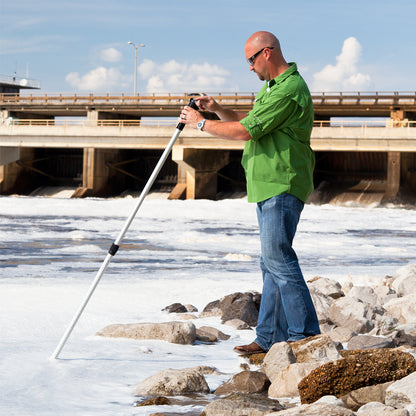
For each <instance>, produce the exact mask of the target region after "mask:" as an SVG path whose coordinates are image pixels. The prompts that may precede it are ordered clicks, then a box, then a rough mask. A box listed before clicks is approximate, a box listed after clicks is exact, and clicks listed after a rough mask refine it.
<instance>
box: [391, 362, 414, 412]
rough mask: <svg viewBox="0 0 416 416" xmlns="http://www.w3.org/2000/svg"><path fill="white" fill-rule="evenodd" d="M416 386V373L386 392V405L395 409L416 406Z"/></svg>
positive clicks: (397, 382)
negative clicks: (410, 405)
mask: <svg viewBox="0 0 416 416" xmlns="http://www.w3.org/2000/svg"><path fill="white" fill-rule="evenodd" d="M413 371H416V370H413ZM415 386H416V372H415V373H412V374H409V375H408V376H407V377H404V378H402V379H401V380H398V381H396V382H394V383H393V384H392V385H391V386H389V387H388V389H387V391H386V400H385V403H386V405H388V406H392V407H395V408H402V407H405V406H407V405H409V404H412V405H416V388H415Z"/></svg>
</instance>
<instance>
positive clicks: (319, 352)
mask: <svg viewBox="0 0 416 416" xmlns="http://www.w3.org/2000/svg"><path fill="white" fill-rule="evenodd" d="M290 346H291V347H292V351H293V354H294V355H295V357H296V362H297V363H310V362H320V363H321V364H323V363H326V362H328V361H334V360H339V359H340V358H342V357H341V355H340V354H339V352H338V350H337V348H336V345H335V343H334V342H333V341H332V339H331V338H330V337H329V336H328V335H324V334H320V335H315V336H314V337H308V338H305V339H302V340H300V341H296V342H291V343H290Z"/></svg>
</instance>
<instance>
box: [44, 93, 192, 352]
mask: <svg viewBox="0 0 416 416" xmlns="http://www.w3.org/2000/svg"><path fill="white" fill-rule="evenodd" d="M189 106H190V107H192V108H194V109H195V110H197V109H198V107H197V105H196V103H195V101H194V100H193V99H191V101H190V102H189ZM184 127H185V124H183V123H179V124H178V125H177V126H176V130H175V132H174V133H173V135H172V137H171V139H170V141H169V143H168V145H167V146H166V149H165V150H164V152H163V154H162V156H161V157H160V159H159V162H158V163H157V165H156V167H155V168H154V170H153V172H152V174H151V175H150V178H149V179H148V181H147V183H146V185H145V187H144V188H143V191H142V192H141V194H140V197H139V199H138V201H137V204H136V206H135V208H134V210H133V212H132V213H131V214H130V216H129V217H128V219H127V220H126V222H125V224H124V227H123V229H122V230H121V231H120V234H119V235H118V237H117V238H116V239H115V240H114V242H113V244H112V245H111V247H110V249H109V250H108V254H107V256H106V258H105V260H104V261H103V263H102V265H101V267H100V269H99V270H98V272H97V274H96V276H95V279H94V281H93V283H92V285H91V287H90V290H89V291H88V294H87V296H86V297H85V299H84V301H83V302H82V304H81V306H80V307H79V309H78V311H77V312H76V314H75V316H74V317H73V319H72V321H71V323H70V324H69V326H68V328H67V330H66V332H65V333H64V335H63V336H62V338H61V340H60V342H59V344H58V346H57V347H56V349H55V351H54V352H53V354H52V355H51V357H50V358H51V359H56V358H58V356H59V354H60V352H61V351H62V348H63V347H64V345H65V343H66V341H67V340H68V338H69V336H70V335H71V332H72V330H73V329H74V328H75V325H76V324H77V322H78V320H79V318H80V317H81V314H82V312H83V311H84V309H85V307H86V306H87V304H88V302H89V300H90V299H91V296H92V294H93V293H94V291H95V288H96V287H97V285H98V283H99V281H100V279H101V277H102V275H103V274H104V272H105V270H106V269H107V266H108V265H109V263H110V261H111V259H112V258H113V257H114V255H115V254H116V253H117V251H118V249H119V247H120V243H121V241H122V240H123V238H124V236H125V234H126V232H127V230H128V229H129V227H130V224H131V223H132V221H133V219H134V217H135V216H136V214H137V211H138V210H139V208H140V206H141V205H142V203H143V200H144V199H145V198H146V196H147V194H148V193H149V191H150V188H151V187H152V185H153V183H154V181H155V180H156V177H157V175H158V174H159V172H160V170H161V169H162V167H163V165H164V163H165V161H166V159H167V158H168V156H169V153H170V152H171V150H172V147H173V145H174V144H175V142H176V139H177V138H178V136H179V134H180V133H181V131H182V130H183V128H184Z"/></svg>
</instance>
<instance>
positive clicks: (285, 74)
mask: <svg viewBox="0 0 416 416" xmlns="http://www.w3.org/2000/svg"><path fill="white" fill-rule="evenodd" d="M297 70H298V68H297V65H296V63H295V62H289V68H288V69H286V71H285V72H283V74H280V75H278V76H277V77H276V78H273V79H271V80H270V81H267V84H268V88H269V89H270V88H272V87H273V85H275V84H280V83H281V82H283V81H284V80H285V79H286V78H288V77H289V76H290V75H292V74H293V73H295V72H296V71H297Z"/></svg>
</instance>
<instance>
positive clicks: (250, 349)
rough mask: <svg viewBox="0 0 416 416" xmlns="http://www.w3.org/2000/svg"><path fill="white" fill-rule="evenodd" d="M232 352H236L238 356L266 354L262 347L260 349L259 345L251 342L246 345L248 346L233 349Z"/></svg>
mask: <svg viewBox="0 0 416 416" xmlns="http://www.w3.org/2000/svg"><path fill="white" fill-rule="evenodd" d="M234 351H235V352H237V353H238V354H244V355H249V354H261V353H265V352H267V351H265V350H264V349H263V348H262V347H260V345H259V344H257V343H256V342H252V343H251V344H248V345H240V346H238V347H235V348H234Z"/></svg>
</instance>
